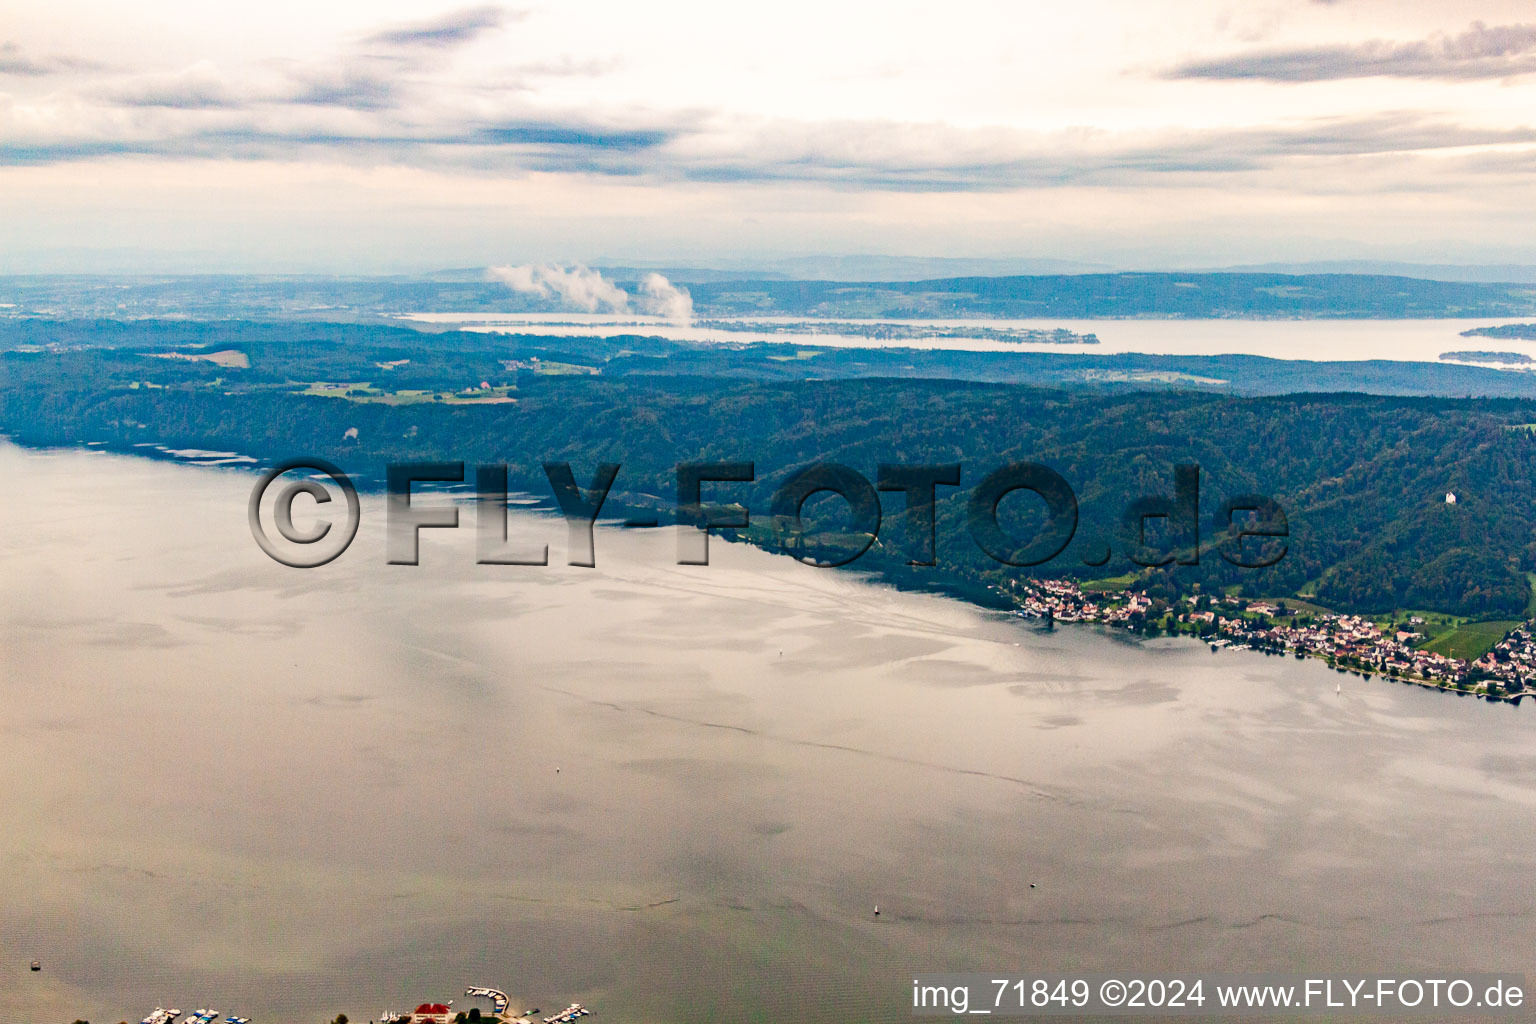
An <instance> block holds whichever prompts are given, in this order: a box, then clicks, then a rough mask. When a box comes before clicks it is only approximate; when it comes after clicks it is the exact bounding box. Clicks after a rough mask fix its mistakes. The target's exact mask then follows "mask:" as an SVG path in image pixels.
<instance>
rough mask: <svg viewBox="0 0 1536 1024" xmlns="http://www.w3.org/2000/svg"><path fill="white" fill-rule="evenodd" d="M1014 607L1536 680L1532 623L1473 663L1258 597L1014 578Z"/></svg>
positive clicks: (1242, 646) (1356, 620)
mask: <svg viewBox="0 0 1536 1024" xmlns="http://www.w3.org/2000/svg"><path fill="white" fill-rule="evenodd" d="M1009 596H1011V597H1012V598H1013V600H1014V601H1015V603H1016V604H1017V606H1018V610H1019V614H1021V615H1024V616H1027V617H1030V618H1045V619H1051V620H1053V621H1056V622H1099V623H1105V624H1107V625H1118V626H1122V627H1125V628H1133V629H1137V628H1144V627H1145V625H1146V623H1147V622H1148V621H1149V619H1151V618H1152V617H1153V615H1154V614H1156V616H1157V617H1158V618H1159V619H1160V618H1162V617H1163V616H1168V617H1169V618H1170V619H1171V621H1172V622H1174V623H1177V624H1178V628H1179V630H1180V631H1181V632H1188V633H1192V634H1196V635H1198V636H1200V637H1201V638H1203V639H1205V640H1206V641H1207V642H1208V643H1210V645H1211V648H1212V649H1213V650H1215V649H1219V648H1222V647H1228V648H1231V649H1233V650H1247V649H1256V650H1262V651H1267V652H1270V653H1285V652H1290V653H1293V654H1295V656H1296V657H1298V658H1303V657H1307V656H1312V657H1317V658H1323V659H1326V660H1327V661H1329V662H1330V663H1331V664H1333V665H1334V666H1335V667H1337V668H1340V669H1345V670H1354V671H1358V672H1361V673H1379V674H1382V675H1388V676H1395V677H1399V678H1404V679H1414V680H1423V681H1426V682H1429V683H1432V684H1436V685H1440V686H1456V687H1467V688H1471V689H1474V690H1486V692H1488V693H1489V694H1490V695H1494V694H1518V693H1522V692H1524V691H1525V688H1526V685H1527V681H1528V680H1529V681H1531V684H1532V685H1533V686H1536V628H1532V627H1531V625H1530V624H1527V626H1526V627H1522V628H1520V629H1516V630H1513V631H1511V632H1510V633H1509V635H1508V636H1506V637H1505V638H1504V639H1503V640H1501V641H1500V642H1499V643H1498V645H1497V646H1495V647H1494V648H1493V649H1492V650H1491V651H1489V652H1488V653H1487V654H1486V655H1484V656H1483V657H1481V658H1479V659H1477V660H1476V661H1473V662H1467V661H1465V660H1463V659H1460V658H1451V657H1447V656H1445V655H1443V654H1437V653H1435V652H1434V651H1428V650H1423V649H1420V648H1418V647H1415V646H1414V644H1415V643H1417V642H1419V641H1422V640H1423V639H1424V634H1423V633H1422V632H1419V631H1417V630H1415V629H1413V628H1412V627H1413V626H1415V625H1420V624H1422V621H1423V620H1422V619H1420V618H1418V617H1416V616H1415V617H1411V618H1409V620H1408V628H1397V627H1396V626H1389V627H1387V628H1385V629H1384V628H1382V626H1380V625H1379V624H1378V623H1376V622H1373V621H1372V620H1370V619H1366V618H1362V617H1360V616H1358V615H1335V614H1333V613H1329V612H1319V613H1316V614H1309V615H1305V616H1297V615H1294V614H1291V615H1287V614H1285V613H1286V609H1283V608H1281V607H1279V606H1277V605H1274V604H1269V603H1267V602H1262V601H1253V602H1247V601H1242V600H1241V599H1238V598H1232V597H1227V596H1224V595H1223V596H1215V597H1206V598H1201V597H1185V598H1182V599H1181V600H1179V601H1178V602H1176V603H1175V604H1173V605H1172V606H1169V605H1167V604H1165V603H1160V604H1159V606H1158V607H1157V609H1156V612H1155V613H1154V605H1153V601H1152V600H1151V599H1150V598H1148V597H1147V596H1146V595H1145V594H1143V593H1138V592H1135V591H1125V592H1116V593H1109V592H1106V593H1084V592H1083V591H1082V590H1081V589H1080V588H1079V587H1078V586H1077V584H1075V583H1073V582H1071V581H1070V580H1042V579H1021V580H1016V581H1014V582H1013V583H1012V592H1011V593H1010V594H1009Z"/></svg>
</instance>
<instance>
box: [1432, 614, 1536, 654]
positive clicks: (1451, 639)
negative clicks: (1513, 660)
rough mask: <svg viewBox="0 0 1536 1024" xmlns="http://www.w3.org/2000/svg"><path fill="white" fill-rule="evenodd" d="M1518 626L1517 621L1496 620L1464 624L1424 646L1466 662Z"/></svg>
mask: <svg viewBox="0 0 1536 1024" xmlns="http://www.w3.org/2000/svg"><path fill="white" fill-rule="evenodd" d="M1518 625H1520V623H1519V622H1517V621H1511V620H1506V619H1496V620H1494V621H1492V622H1464V623H1462V624H1461V625H1459V626H1456V627H1455V628H1453V629H1450V630H1448V631H1447V632H1444V633H1441V634H1440V635H1439V636H1437V637H1435V638H1434V639H1433V640H1431V641H1430V642H1429V643H1427V644H1425V645H1424V649H1425V650H1427V651H1433V652H1435V653H1436V654H1444V655H1446V656H1447V657H1450V658H1465V659H1466V660H1468V661H1473V660H1476V659H1477V658H1481V657H1482V656H1483V655H1485V654H1487V653H1488V652H1489V651H1490V650H1492V649H1493V646H1494V645H1495V644H1497V643H1498V642H1499V641H1500V640H1502V639H1504V634H1505V633H1508V632H1509V631H1510V630H1512V629H1514V628H1515V627H1516V626H1518Z"/></svg>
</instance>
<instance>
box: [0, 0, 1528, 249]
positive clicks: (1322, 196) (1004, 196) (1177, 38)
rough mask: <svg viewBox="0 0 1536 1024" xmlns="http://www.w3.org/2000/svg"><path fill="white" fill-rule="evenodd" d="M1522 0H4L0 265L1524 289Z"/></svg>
mask: <svg viewBox="0 0 1536 1024" xmlns="http://www.w3.org/2000/svg"><path fill="white" fill-rule="evenodd" d="M1533 100H1536V5H1532V4H1531V3H1530V2H1529V0H1526V2H1521V3H1516V2H1479V0H1453V2H1438V0H1434V2H1409V0H1383V2H1371V0H1334V2H1317V0H1252V2H1231V3H1229V2H1215V0H1179V2H1167V0H1074V2H1072V3H1066V4H1064V3H1059V2H1056V3H1050V4H1031V3H1025V2H1020V0H996V2H992V0H946V2H943V3H936V2H933V0H924V2H922V3H915V2H907V0H883V2H881V3H873V2H861V3H850V2H838V0H778V2H776V3H773V4H742V3H734V4H733V3H722V2H720V0H710V2H670V0H652V2H650V3H637V2H633V0H630V2H617V0H559V2H558V3H540V2H534V3H529V4H527V5H519V4H513V5H508V6H495V5H489V6H467V7H466V6H457V5H453V4H447V5H441V4H431V3H403V2H396V0H373V2H369V3H328V4H327V3H317V2H314V0H305V2H302V3H301V2H293V0H264V2H263V3H260V4H255V3H248V4H234V3H209V2H208V0H196V2H193V0H144V2H140V3H137V4H122V3H105V2H91V0H50V2H48V3H40V2H37V0H27V2H25V3H21V2H17V0H0V271H3V272H25V271H27V270H39V271H57V270H71V269H79V270H101V269H119V270H128V269H134V268H136V267H137V268H143V269H149V270H163V269H208V270H243V269H250V270H294V271H303V270H317V269H318V270H335V271H342V272H346V271H358V272H374V271H380V270H411V269H426V268H431V267H465V266H476V265H484V264H492V263H509V262H510V263H517V262H524V261H543V260H584V261H596V260H602V259H620V260H657V261H669V262H672V263H674V264H678V265H687V264H695V265H696V264H700V263H709V262H718V261H722V260H733V259H734V260H748V261H750V260H752V259H759V258H761V259H768V258H776V257H782V256H793V255H803V254H848V253H882V254H895V255H921V256H967V257H1021V258H1058V259H1070V260H1081V261H1086V262H1091V263H1108V264H1114V265H1120V266H1125V265H1131V266H1143V267H1148V268H1155V267H1164V266H1209V265H1220V264H1232V263H1251V262H1264V261H1271V260H1306V259H1359V258H1368V259H1401V260H1412V261H1419V262H1451V263H1474V262H1476V263H1489V262H1528V263H1536V230H1533V229H1536V176H1533V175H1532V173H1531V170H1532V164H1533V162H1536V103H1533Z"/></svg>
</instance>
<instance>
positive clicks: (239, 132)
mask: <svg viewBox="0 0 1536 1024" xmlns="http://www.w3.org/2000/svg"><path fill="white" fill-rule="evenodd" d="M271 113H272V111H271V108H266V109H265V110H264V111H262V112H259V113H252V114H240V115H237V116H233V118H231V117H223V118H221V120H222V121H224V122H225V123H223V124H220V125H217V126H210V125H208V124H207V123H206V122H205V121H202V120H200V119H195V118H200V117H201V116H202V115H191V114H189V115H187V116H186V126H187V127H186V130H184V131H181V132H179V133H168V134H164V135H159V136H155V137H144V138H118V139H101V138H91V139H42V140H33V141H26V142H11V143H5V142H0V164H51V163H63V162H72V161H88V160H94V159H101V158H105V157H113V156H123V155H141V156H146V157H154V158H159V159H204V158H206V159H216V158H224V159H242V160H269V159H292V158H295V157H301V158H306V159H327V160H334V161H337V162H341V163H362V164H395V165H404V166H416V167H430V168H433V169H438V170H450V171H452V170H456V171H461V172H465V171H471V172H473V171H484V172H487V173H498V174H509V173H510V174H517V173H526V172H532V171H542V172H549V173H562V174H584V175H602V176H608V177H636V178H643V179H646V180H651V181H657V182H736V183H792V182H793V183H815V184H820V185H824V186H827V187H831V188H849V189H880V190H888V191H908V192H989V191H1004V190H1010V189H1020V188H1050V187H1060V186H1122V185H1132V184H1146V183H1148V182H1152V181H1158V180H1162V181H1174V182H1177V181H1181V180H1187V181H1196V180H1198V179H1199V178H1201V177H1202V176H1208V175H1229V176H1231V175H1259V174H1266V173H1267V174H1285V175H1294V174H1298V173H1302V172H1304V171H1306V170H1307V169H1309V168H1335V169H1336V168H1337V167H1338V166H1339V165H1340V164H1341V163H1342V162H1344V161H1351V160H1354V161H1360V160H1376V161H1377V162H1375V163H1372V164H1369V165H1366V164H1362V165H1361V167H1362V168H1365V167H1370V168H1381V169H1385V168H1388V167H1389V165H1390V167H1394V168H1398V169H1399V170H1401V171H1402V174H1401V175H1399V179H1402V178H1403V176H1404V175H1406V176H1408V177H1412V176H1413V174H1412V173H1411V172H1410V171H1409V170H1408V169H1407V168H1408V161H1407V158H1408V157H1411V156H1413V155H1415V154H1425V153H1435V152H1439V153H1443V152H1446V151H1448V150H1455V149H1457V148H1467V149H1476V148H1477V147H1489V146H1493V145H1506V146H1507V145H1520V146H1532V145H1536V128H1532V127H1520V126H1516V127H1511V128H1498V129H1494V128H1475V127H1467V126H1458V125H1454V124H1447V123H1444V122H1439V121H1433V120H1429V119H1426V118H1424V117H1422V116H1420V115H1416V114H1413V113H1407V112H1405V113H1396V114H1390V115H1384V116H1378V117H1374V118H1325V119H1315V120H1312V121H1306V122H1300V123H1296V124H1291V125H1283V126H1275V127H1271V128H1263V129H1251V130H1241V131H1235V130H1226V131H1206V132H1193V131H1191V132H1165V133H1159V134H1144V135H1141V136H1137V137H1129V136H1115V135H1109V134H1106V133H1096V132H1086V131H1079V132H1066V133H1059V134H1053V135H1021V134H1017V133H1002V132H996V131H994V132H962V131H952V130H949V129H944V128H935V127H932V126H926V127H925V126H913V125H902V124H891V123H880V124H869V123H844V124H834V125H805V124H784V123H777V124H755V125H754V124H735V125H727V126H724V127H723V128H721V127H720V126H718V125H715V124H714V123H713V122H706V121H699V120H690V119H681V118H679V119H674V120H672V121H670V122H669V121H658V122H656V123H653V124H649V125H644V124H642V125H636V124H633V123H630V124H617V125H616V124H605V123H602V122H598V121H593V120H587V119H584V118H582V117H579V116H572V117H564V118H561V117H550V116H543V117H538V116H521V117H509V118H505V119H502V120H497V121H487V120H474V121H461V122H452V123H448V122H440V123H438V124H436V125H431V124H420V125H407V124H404V123H401V122H398V121H395V120H393V119H391V118H390V117H387V116H370V115H363V116H364V117H366V118H367V120H369V121H371V122H373V123H372V126H371V127H358V126H357V125H356V123H355V121H352V120H349V121H346V122H343V123H345V124H346V125H347V129H346V130H345V131H341V130H336V129H335V128H334V127H328V128H316V127H314V126H313V125H310V126H305V127H292V128H287V127H284V126H283V125H282V124H281V122H280V121H279V122H274V121H273V119H272V117H271ZM231 122H232V123H231ZM727 138H729V139H731V140H733V141H732V142H731V144H730V145H729V146H722V142H723V140H725V139H727ZM1384 157H1390V162H1382V161H1381V158H1384ZM1476 159H1477V153H1476V152H1471V153H1468V154H1462V155H1458V166H1468V167H1470V166H1472V164H1473V162H1475V160H1476ZM1330 173H1332V172H1330ZM1334 176H1335V177H1336V174H1335V175H1334Z"/></svg>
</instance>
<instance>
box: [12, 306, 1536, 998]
mask: <svg viewBox="0 0 1536 1024" xmlns="http://www.w3.org/2000/svg"><path fill="white" fill-rule="evenodd" d="M1128 326H1130V325H1128ZM1377 326H1379V325H1377ZM1421 326H1422V325H1421ZM1291 329H1292V330H1299V329H1300V328H1299V327H1298V325H1291ZM0 475H3V479H5V480H6V482H7V491H8V493H7V497H6V500H5V502H4V503H3V505H0V508H3V511H0V523H3V525H4V529H3V530H0V571H3V576H0V579H3V581H4V582H3V584H0V664H3V669H4V671H3V673H0V740H3V742H0V792H3V793H4V794H5V799H4V800H3V801H0V864H3V865H4V870H5V878H6V883H5V885H4V886H0V971H4V972H5V973H4V977H3V980H0V1019H3V1020H6V1021H68V1020H73V1019H75V1018H76V1017H81V1018H85V1019H88V1020H92V1021H98V1022H100V1021H118V1020H123V1019H128V1020H138V1019H139V1018H140V1017H142V1016H143V1015H144V1014H145V1013H147V1012H148V1011H149V1010H150V1009H151V1008H153V1007H154V1006H156V1005H163V1006H170V1005H175V1006H177V1007H179V1008H181V1009H183V1010H189V1011H190V1010H192V1009H195V1008H197V1007H199V1006H204V1005H206V1006H208V1007H209V1008H218V1009H220V1010H222V1011H224V1013H226V1014H227V1013H238V1014H240V1015H243V1016H250V1017H253V1018H256V1019H257V1020H258V1021H261V1022H279V1024H288V1022H298V1021H307V1022H313V1021H317V1020H323V1019H324V1020H328V1019H330V1018H331V1017H332V1016H334V1015H335V1014H336V1013H338V1012H345V1013H346V1014H347V1015H348V1016H349V1017H351V1018H352V1019H353V1020H356V1021H366V1020H370V1019H377V1017H378V1015H379V1013H380V1011H382V1010H385V1009H409V1008H410V1007H414V1006H415V1005H416V1004H417V1003H420V1002H422V1001H423V1000H426V999H435V1000H447V999H456V1000H457V1001H458V1004H457V1005H458V1006H459V1007H465V1008H467V1007H468V1005H469V1003H468V1001H467V1000H465V998H464V996H463V991H464V988H465V986H467V985H470V984H484V985H495V986H499V987H502V988H505V989H506V990H507V991H509V992H510V993H512V997H513V1001H514V1008H515V1009H518V1008H523V1007H532V1006H538V1007H541V1008H542V1009H543V1010H544V1012H545V1013H546V1014H547V1013H549V1012H552V1010H553V1009H558V1008H559V1007H561V1006H564V1005H565V1002H566V1001H569V1000H572V999H579V1000H581V1001H583V1002H585V1003H587V1004H589V1005H591V1006H592V1007H594V1008H595V1009H596V1010H597V1013H598V1016H597V1017H596V1018H594V1019H595V1020H598V1021H610V1020H611V1021H617V1022H640V1024H644V1022H663V1021H679V1022H705V1021H749V1020H753V1021H758V1020H786V1021H790V1020H792V1021H807V1022H828V1024H833V1022H836V1024H848V1022H852V1021H869V1020H883V1021H906V1020H909V1019H910V1017H909V1016H908V1012H909V1011H908V1009H907V1007H906V1002H905V1000H906V999H907V998H908V986H909V985H910V978H911V975H912V973H913V972H915V971H924V970H945V969H973V970H980V971H997V970H1003V971H1021V970H1026V969H1027V970H1036V971H1042V972H1052V971H1067V970H1085V971H1086V970H1106V971H1107V970H1115V971H1120V972H1126V973H1129V972H1132V971H1143V972H1145V971H1158V970H1161V971H1173V970H1183V971H1193V970H1202V969H1203V970H1216V969H1226V970H1240V971H1242V970H1302V969H1315V970H1317V971H1318V972H1323V971H1333V972H1342V971H1360V972H1364V971H1377V970H1379V971H1383V972H1387V971H1397V972H1407V971H1412V970H1423V971H1429V970H1435V971H1440V970H1520V969H1522V968H1523V966H1524V965H1525V964H1526V963H1527V962H1528V961H1529V956H1530V951H1531V950H1532V949H1533V948H1536V901H1533V898H1532V891H1533V890H1532V885H1531V880H1532V878H1533V874H1532V872H1533V871H1536V843H1533V842H1532V841H1531V840H1532V830H1531V822H1532V821H1533V820H1536V744H1533V742H1532V729H1533V725H1536V719H1533V718H1532V715H1531V711H1530V709H1529V708H1528V707H1521V708H1514V707H1510V706H1508V705H1502V704H1500V705H1491V704H1487V703H1484V702H1481V701H1477V700H1474V699H1469V698H1457V697H1453V696H1448V695H1443V694H1438V693H1430V692H1426V691H1424V690H1421V689H1418V688H1416V687H1408V686H1402V685H1396V684H1391V683H1387V682H1382V681H1374V680H1373V681H1365V680H1362V679H1359V678H1357V677H1354V676H1345V675H1341V674H1338V673H1335V672H1332V671H1330V670H1328V669H1327V668H1326V667H1324V666H1323V665H1321V664H1319V663H1318V662H1315V661H1306V662H1301V661H1296V660H1294V659H1291V658H1272V657H1264V656H1261V655H1258V654H1254V653H1247V654H1241V653H1224V654H1220V655H1213V654H1211V653H1210V652H1209V651H1208V650H1207V648H1206V647H1205V646H1204V645H1201V644H1198V643H1195V642H1192V641H1189V640H1187V639H1185V640H1170V639H1167V638H1164V639H1162V640H1158V641H1152V642H1147V643H1142V642H1136V641H1132V640H1130V639H1129V638H1127V637H1126V636H1124V635H1123V634H1112V633H1107V632H1102V631H1099V630H1096V629H1093V628H1086V627H1062V628H1058V629H1056V630H1055V631H1051V632H1048V631H1045V630H1044V629H1043V628H1042V627H1040V626H1038V625H1033V624H1025V623H1023V622H1021V621H1019V620H1017V619H1012V618H1006V617H1001V616H998V615H994V614H989V613H984V612H982V611H979V610H977V609H975V608H972V607H970V606H967V605H964V604H961V603H958V602H955V601H952V600H947V599H944V598H938V597H931V596H924V595H919V594H910V593H899V592H897V591H895V590H893V589H890V588H888V587H885V586H880V585H875V584H872V583H869V582H867V581H865V580H864V579H862V578H860V577H859V576H857V575H856V574H852V573H845V572H837V571H831V570H816V569H812V568H809V567H806V566H802V565H799V564H798V563H795V562H793V561H791V560H789V559H787V558H782V557H776V556H772V555H769V554H766V553H763V552H760V551H756V550H752V549H748V548H744V547H740V546H733V545H726V544H722V543H714V544H712V545H711V556H712V560H713V563H714V564H712V565H710V566H708V567H691V566H678V565H675V564H673V563H674V560H675V554H676V547H675V540H674V537H673V535H672V532H671V531H670V530H650V531H619V530H609V529H603V530H600V531H599V533H598V536H597V543H596V553H597V568H596V569H578V568H571V567H568V566H566V565H564V564H563V563H564V557H565V537H564V529H563V527H562V526H561V525H560V524H559V523H558V522H557V521H555V520H552V519H550V518H547V517H543V516H540V515H537V514H534V513H528V512H514V513H513V514H512V516H513V517H512V526H511V529H512V533H513V536H514V538H517V539H522V540H530V541H537V542H540V543H542V542H546V541H547V542H548V543H549V544H550V548H551V561H552V562H553V563H554V564H553V565H551V566H550V567H548V568H529V567H510V566H504V567H487V566H476V565H475V564H473V563H474V531H473V523H472V517H468V516H467V517H466V518H467V519H469V520H471V521H466V523H465V524H464V526H465V528H461V529H460V530H458V531H456V532H448V531H440V530H434V531H426V532H425V534H424V537H423V543H422V561H423V564H422V565H421V566H420V567H415V568H412V567H401V566H396V567H391V566H387V565H385V564H384V554H383V538H382V526H383V517H382V515H381V509H380V507H379V504H378V502H377V501H375V500H373V499H371V498H369V497H366V496H365V498H364V519H363V527H362V531H361V533H360V535H359V537H358V540H357V542H356V544H354V546H353V548H352V550H351V551H349V552H347V553H346V554H345V555H343V556H342V557H341V558H340V559H339V560H338V561H336V562H334V563H332V564H331V565H330V566H328V567H325V568H322V569H317V570H309V571H304V570H296V569H288V568H284V567H283V566H280V565H277V564H276V563H273V562H271V561H268V560H267V559H266V557H265V556H264V555H262V554H261V553H260V552H259V551H258V550H257V548H256V545H255V543H254V542H253V541H252V539H251V537H250V534H249V532H248V530H247V526H246V513H245V502H246V498H247V496H248V494H249V492H250V488H251V485H252V483H253V480H254V477H253V475H252V474H250V473H249V472H248V471H242V470H239V469H236V468H232V467H222V468H217V467H189V466H181V465H175V464H172V463H169V462H165V461H156V460H151V459H139V458H133V457H128V456H121V455H111V454H106V453H102V452H95V451H90V450H85V449H78V450H69V451H46V452H36V451H24V450H21V449H18V448H15V447H13V446H10V445H6V444H3V443H0ZM1340 683H1342V686H1343V692H1342V694H1340V693H1335V687H1336V685H1337V684H1340ZM1031 883H1034V884H1035V885H1036V886H1038V888H1033V889H1032V888H1031V887H1030V886H1031ZM876 904H879V906H880V908H881V911H882V913H881V915H880V917H878V918H876V917H875V916H874V915H873V912H872V910H873V907H874V906H875V905H876ZM33 958H38V959H40V960H42V961H43V964H44V970H43V971H41V972H39V973H32V972H29V971H28V970H27V969H26V964H27V962H28V961H30V960H31V959H33ZM1422 1019H1431V1018H1427V1017H1426V1018H1422Z"/></svg>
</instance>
